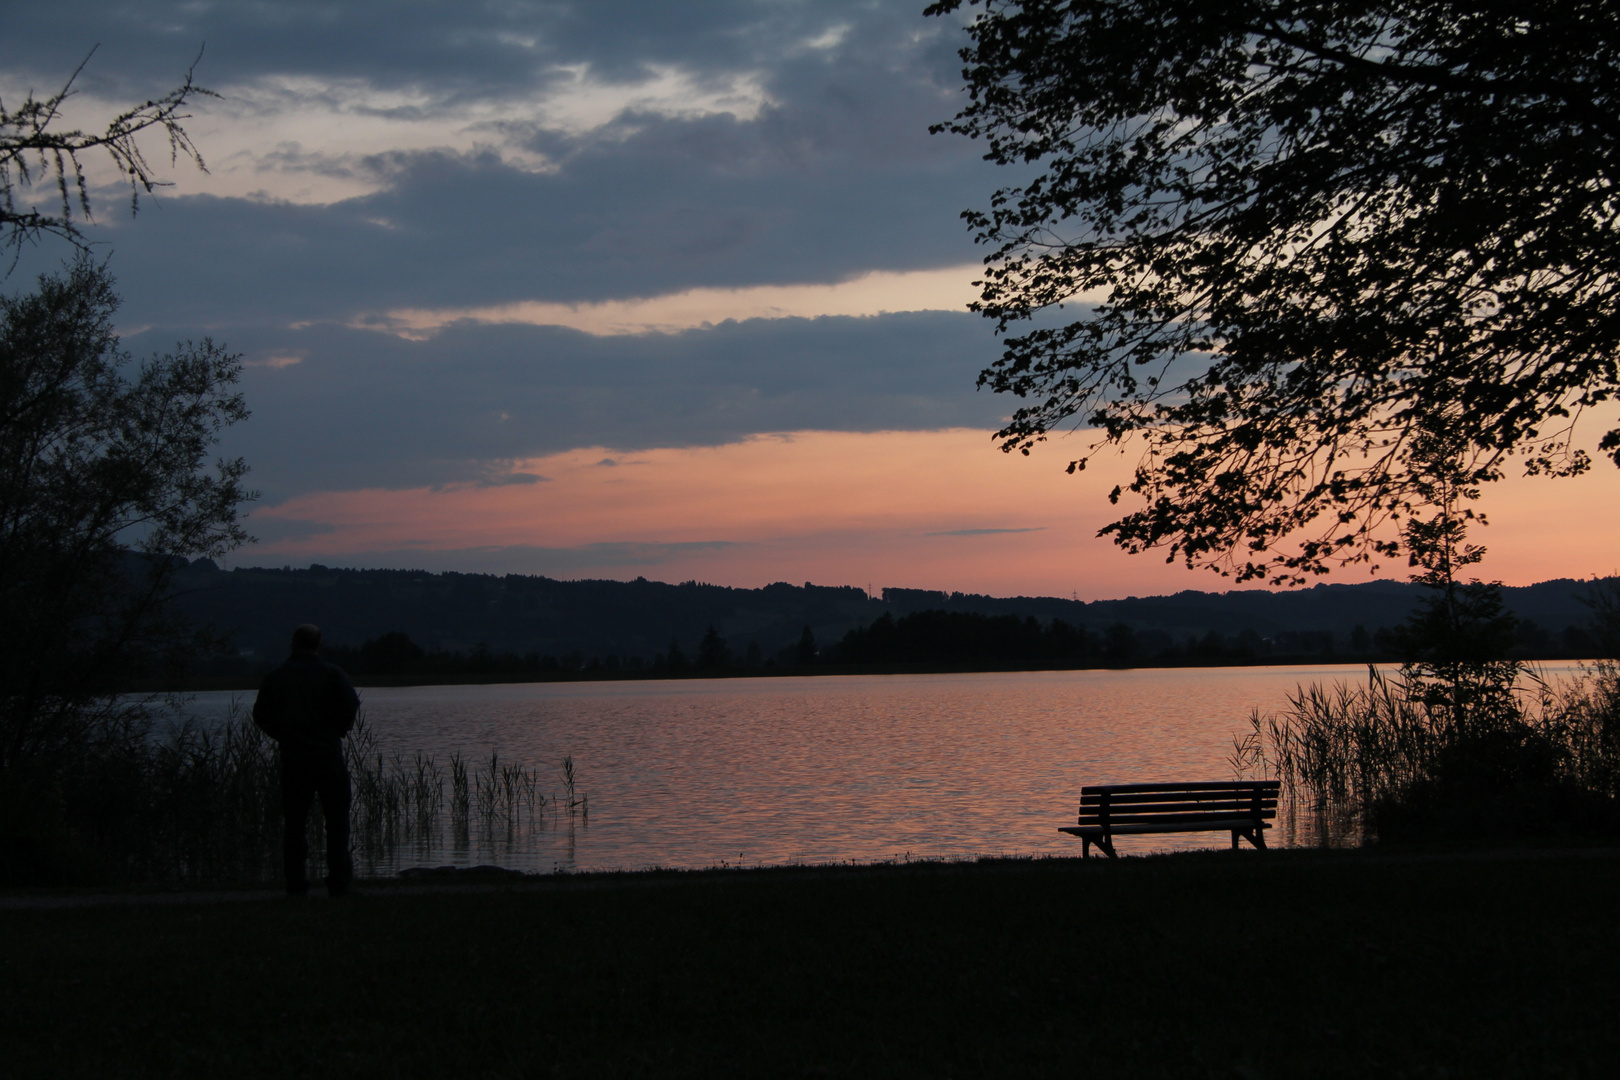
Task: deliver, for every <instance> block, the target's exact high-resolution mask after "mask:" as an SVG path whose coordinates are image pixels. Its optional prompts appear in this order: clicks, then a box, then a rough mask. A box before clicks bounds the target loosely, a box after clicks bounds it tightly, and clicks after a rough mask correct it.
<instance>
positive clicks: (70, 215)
mask: <svg viewBox="0 0 1620 1080" xmlns="http://www.w3.org/2000/svg"><path fill="white" fill-rule="evenodd" d="M91 51H92V52H94V50H91ZM88 62H89V58H88V57H86V58H85V62H84V63H88ZM84 63H81V64H80V65H79V66H78V67H77V68H75V69H74V71H73V74H72V75H70V76H68V79H67V82H66V83H65V84H64V85H63V86H62V89H60V90H58V91H57V92H56V93H54V94H51V95H50V96H48V97H44V98H36V97H34V95H33V94H32V93H29V94H28V95H27V96H26V97H24V98H23V102H22V104H21V105H19V106H18V107H17V108H15V109H7V108H6V107H5V106H4V104H0V244H3V245H4V246H6V247H10V248H14V249H15V248H19V247H21V246H22V244H23V243H24V242H25V241H30V240H35V239H38V238H39V237H40V236H42V235H55V236H59V237H61V238H63V239H65V240H68V241H69V242H71V243H72V244H73V245H74V246H75V247H78V248H79V249H80V250H81V251H82V250H84V249H85V247H86V245H85V242H84V239H83V237H82V235H81V234H80V232H79V227H78V225H77V224H76V223H75V222H74V216H75V215H77V216H78V217H80V218H82V219H85V220H89V219H90V217H91V213H90V191H89V185H88V184H87V182H86V179H85V175H84V166H83V163H82V162H81V161H80V160H79V155H81V154H86V153H92V152H95V151H102V152H104V153H106V154H107V155H108V157H110V158H111V159H112V164H113V167H114V168H115V169H117V170H118V174H119V175H120V176H121V177H123V178H124V179H125V180H127V181H128V182H129V194H130V211H131V213H133V212H134V211H135V210H136V208H137V207H138V205H139V199H140V196H141V194H142V193H146V194H150V193H151V192H152V191H153V190H154V189H155V188H157V187H160V186H163V183H162V182H161V181H159V180H158V179H157V174H156V172H155V170H153V168H152V166H151V165H150V164H149V163H148V161H147V158H146V155H145V153H144V152H143V151H142V149H141V146H140V142H139V137H140V136H141V135H142V134H143V133H152V132H161V133H162V137H163V139H164V141H165V142H167V144H168V157H169V160H170V162H171V163H173V162H174V161H175V160H177V159H178V158H182V157H184V158H187V159H189V160H190V161H191V162H192V163H193V164H195V165H196V166H197V168H199V169H203V168H204V166H203V159H202V155H201V154H199V153H198V152H197V148H196V146H195V145H193V144H192V141H191V137H190V136H189V135H187V134H186V130H185V128H184V127H182V126H181V123H180V122H181V121H182V120H187V119H190V117H189V116H188V115H187V114H186V112H185V111H184V110H185V109H186V107H187V106H189V105H190V104H191V102H192V101H193V100H194V99H195V98H198V97H218V96H219V95H218V94H216V93H214V92H213V91H212V90H206V89H204V88H203V87H200V86H198V85H197V84H196V83H194V82H192V73H193V71H195V69H196V65H195V64H193V66H192V69H191V70H188V71H187V72H186V77H185V79H184V81H182V82H181V84H180V85H179V86H177V87H175V88H174V89H173V90H170V91H169V92H168V93H167V94H164V95H163V96H162V97H160V98H155V99H153V100H151V101H146V102H143V103H142V104H140V105H136V106H133V107H131V108H129V109H126V110H125V111H123V112H121V113H119V114H118V115H117V116H114V117H113V118H112V119H111V120H109V121H108V122H107V127H106V128H105V129H104V130H102V131H100V132H88V133H87V132H83V131H79V130H76V129H75V130H68V131H62V130H59V129H58V128H56V127H53V125H55V124H57V123H59V122H60V120H61V118H62V106H63V103H64V102H66V100H67V99H68V98H69V97H70V96H72V94H73V83H74V82H75V81H76V80H77V79H78V77H79V73H80V72H82V71H83V70H84ZM205 171H206V170H205ZM35 184H40V185H41V186H42V187H44V188H47V189H48V190H49V192H50V196H49V201H50V202H51V203H52V204H54V207H53V208H51V209H46V210H41V209H40V208H39V207H37V206H34V205H22V204H19V202H18V190H19V189H20V188H28V187H32V186H34V185H35Z"/></svg>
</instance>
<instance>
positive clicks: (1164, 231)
mask: <svg viewBox="0 0 1620 1080" xmlns="http://www.w3.org/2000/svg"><path fill="white" fill-rule="evenodd" d="M981 5H982V8H983V10H982V11H981V12H980V13H979V14H978V15H977V18H976V19H975V21H974V22H973V23H972V24H971V25H970V26H969V27H968V33H969V34H970V36H971V44H970V45H969V46H968V47H967V48H965V49H963V50H962V53H961V55H962V58H963V60H964V61H965V62H966V65H967V66H966V70H965V72H964V76H965V80H966V89H967V92H968V95H969V103H968V105H967V107H966V108H965V109H963V110H962V111H961V112H960V113H958V114H957V116H956V117H955V119H954V120H953V121H952V122H950V123H946V124H941V125H937V126H936V128H935V130H941V129H948V130H950V131H953V132H957V133H960V134H964V135H967V136H970V137H973V138H982V139H984V140H986V143H987V154H986V157H987V158H988V159H989V160H991V161H994V162H997V163H1000V164H1005V165H1011V166H1014V167H1016V168H1017V170H1018V172H1019V175H1020V177H1021V182H1020V183H1018V184H1015V185H1014V186H1011V187H1007V188H1003V189H1001V190H1000V191H997V192H996V193H995V194H994V195H993V196H992V197H991V199H990V203H989V208H988V209H986V210H983V211H969V212H967V213H966V214H964V217H965V218H966V219H967V221H968V223H969V226H970V228H971V229H972V230H973V232H974V233H975V236H976V238H977V240H978V241H979V242H980V243H983V244H986V245H988V246H989V248H990V254H989V255H988V256H987V257H986V260H985V262H986V270H985V277H984V280H983V281H982V282H981V283H980V284H981V286H982V293H981V299H980V302H979V303H978V305H976V306H977V307H978V309H979V310H980V311H981V312H982V313H983V314H984V315H985V316H986V317H988V318H990V319H991V320H993V321H994V322H995V324H996V327H997V330H998V332H1001V333H1003V334H1010V336H1008V337H1007V338H1006V340H1005V346H1004V352H1003V354H1002V356H1001V358H1000V359H999V360H997V361H996V362H995V363H993V364H992V365H991V366H990V367H989V368H988V369H986V370H985V371H984V372H983V374H982V375H981V376H980V380H979V381H980V385H988V386H990V387H992V388H993V389H994V390H996V391H998V392H1009V393H1013V394H1016V395H1018V396H1020V397H1023V398H1026V399H1028V400H1029V401H1030V404H1027V405H1024V406H1023V407H1021V408H1019V409H1018V410H1017V411H1016V412H1015V413H1014V414H1013V417H1012V419H1011V421H1010V422H1009V423H1008V424H1007V426H1006V427H1004V428H1003V429H1002V430H1001V431H1000V432H999V433H998V434H999V438H1000V439H1001V441H1002V448H1003V449H1004V450H1008V451H1012V450H1019V451H1023V452H1025V453H1027V452H1029V450H1030V449H1031V447H1032V446H1033V445H1034V444H1035V443H1037V442H1039V441H1042V440H1043V439H1045V437H1046V435H1047V433H1048V432H1050V431H1052V430H1054V429H1061V428H1065V427H1067V426H1069V425H1071V424H1073V425H1081V426H1085V427H1088V428H1091V429H1094V430H1095V431H1096V432H1097V438H1096V441H1095V442H1093V444H1092V450H1093V451H1094V450H1096V449H1097V448H1099V447H1100V446H1102V445H1104V444H1109V443H1123V442H1124V441H1126V440H1127V439H1129V438H1131V437H1133V436H1140V437H1141V438H1143V439H1144V440H1145V444H1146V452H1145V453H1144V455H1143V457H1142V459H1141V464H1140V466H1139V468H1138V469H1137V471H1136V473H1135V476H1134V479H1132V480H1131V481H1130V482H1129V484H1128V485H1126V486H1127V487H1128V489H1129V491H1131V492H1133V493H1135V494H1136V495H1139V496H1141V497H1142V499H1143V500H1144V502H1145V506H1144V507H1143V508H1141V509H1139V510H1136V511H1134V512H1131V513H1127V514H1126V515H1125V516H1123V517H1122V518H1120V519H1119V520H1117V521H1115V522H1113V523H1112V524H1110V525H1108V526H1107V527H1106V528H1105V529H1104V530H1103V532H1104V533H1106V534H1109V535H1111V536H1112V537H1113V538H1114V540H1115V542H1116V543H1118V544H1120V545H1121V546H1122V547H1124V548H1125V549H1127V550H1129V551H1133V552H1137V551H1142V550H1144V549H1146V548H1150V547H1156V546H1165V547H1168V549H1169V553H1170V557H1171V558H1172V559H1175V558H1180V559H1182V560H1184V561H1185V562H1186V563H1187V564H1189V565H1206V566H1210V567H1213V568H1215V569H1218V570H1220V571H1221V572H1223V573H1235V574H1236V575H1237V577H1238V578H1239V579H1240V580H1246V579H1251V578H1271V579H1272V580H1274V581H1284V580H1292V581H1302V580H1304V578H1305V576H1306V575H1308V574H1312V573H1320V572H1324V571H1325V570H1327V569H1328V568H1330V567H1331V566H1332V565H1334V564H1342V563H1344V562H1351V561H1359V560H1366V559H1370V558H1374V557H1377V556H1379V555H1394V554H1395V553H1396V552H1397V551H1398V550H1399V543H1400V542H1399V541H1398V540H1397V539H1395V538H1393V537H1392V536H1391V535H1390V534H1389V533H1387V532H1385V531H1384V530H1383V529H1381V527H1380V526H1381V525H1382V524H1383V523H1384V522H1385V521H1386V520H1387V519H1388V517H1389V515H1390V514H1392V513H1394V512H1396V511H1398V510H1399V509H1400V508H1401V507H1403V506H1404V505H1406V504H1408V503H1411V502H1412V501H1413V500H1414V499H1415V498H1416V497H1417V490H1416V489H1417V486H1418V477H1417V473H1416V471H1415V469H1414V457H1413V453H1414V438H1413V436H1414V433H1415V431H1416V430H1417V427H1418V425H1419V423H1420V422H1421V421H1422V419H1423V418H1424V417H1425V416H1426V415H1429V414H1430V413H1432V412H1434V411H1435V410H1436V409H1439V408H1442V407H1445V408H1447V409H1448V417H1449V422H1450V423H1452V424H1453V425H1454V426H1455V430H1456V434H1457V436H1458V438H1459V440H1460V446H1461V453H1460V456H1459V458H1458V467H1459V468H1460V469H1461V470H1462V471H1463V472H1464V473H1466V474H1467V476H1468V477H1469V478H1470V480H1471V481H1472V482H1476V483H1477V482H1480V481H1485V480H1492V479H1495V478H1497V477H1498V476H1499V475H1500V472H1501V469H1502V467H1503V465H1504V461H1505V458H1506V457H1507V456H1508V455H1509V454H1510V453H1519V454H1521V455H1522V456H1523V457H1524V461H1525V465H1526V468H1527V471H1528V472H1530V473H1540V474H1568V473H1576V472H1580V471H1582V470H1584V469H1585V468H1586V467H1587V466H1588V460H1587V458H1586V456H1585V454H1583V453H1582V452H1580V451H1579V450H1574V449H1572V448H1571V446H1570V443H1569V430H1570V427H1571V426H1572V424H1573V420H1572V419H1571V418H1572V417H1574V416H1578V415H1580V413H1581V412H1582V411H1584V410H1585V409H1586V408H1587V407H1590V406H1593V405H1596V404H1598V403H1600V402H1603V401H1606V400H1608V399H1609V398H1610V397H1612V396H1613V395H1614V393H1615V391H1616V389H1617V387H1620V377H1617V374H1616V370H1617V369H1616V366H1615V363H1614V357H1615V356H1616V355H1617V354H1620V200H1616V199H1615V197H1614V192H1615V190H1616V188H1617V185H1620V9H1616V7H1615V6H1614V5H1612V4H1602V3H1594V2H1591V0H1547V2H1544V3H1540V4H1536V5H1524V4H1507V3H1498V4H1478V3H1462V2H1452V0H1362V2H1351V3H1343V2H1339V0H1332V2H1329V0H1304V2H1295V0H969V3H968V6H971V7H978V6H981ZM962 6H963V0H939V2H936V3H934V4H933V5H932V6H931V7H930V8H929V9H928V11H929V13H930V14H934V15H942V14H946V13H949V12H953V11H956V10H957V9H958V8H960V7H962ZM1065 305H1075V306H1076V307H1078V308H1079V309H1080V310H1081V311H1082V312H1084V313H1085V314H1083V315H1082V316H1081V317H1080V318H1079V319H1078V320H1075V321H1065V316H1064V315H1062V314H1060V313H1059V312H1060V309H1061V308H1063V307H1064V306H1065ZM1014 331H1017V332H1016V333H1014ZM1600 445H1601V446H1602V448H1603V449H1604V450H1605V451H1608V452H1610V453H1611V454H1614V455H1616V456H1617V460H1620V430H1614V431H1610V432H1609V433H1607V434H1606V435H1604V437H1603V439H1602V441H1601V444H1600ZM1086 461H1087V458H1086V457H1081V458H1079V459H1077V460H1075V461H1073V462H1071V464H1070V466H1069V468H1070V471H1071V472H1072V471H1075V470H1078V469H1083V468H1084V467H1085V465H1086ZM1123 493H1124V492H1123V490H1122V488H1118V487H1116V488H1115V489H1114V491H1113V493H1112V496H1111V498H1112V499H1113V500H1114V501H1115V502H1118V500H1119V499H1120V497H1121V496H1122V494H1123ZM1285 541H1287V543H1286V544H1285V543H1284V542H1285ZM1295 544H1297V546H1294V545H1295Z"/></svg>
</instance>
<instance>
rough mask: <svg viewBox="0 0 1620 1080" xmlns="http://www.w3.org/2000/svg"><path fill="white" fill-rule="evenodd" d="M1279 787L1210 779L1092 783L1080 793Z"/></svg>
mask: <svg viewBox="0 0 1620 1080" xmlns="http://www.w3.org/2000/svg"><path fill="white" fill-rule="evenodd" d="M1279 787H1281V782H1280V781H1277V780H1208V781H1205V782H1203V783H1194V784H1188V783H1180V784H1093V785H1091V786H1089V787H1083V788H1081V789H1080V794H1081V796H1086V795H1093V794H1101V793H1103V792H1108V793H1109V794H1110V795H1135V794H1146V793H1152V792H1172V791H1174V792H1194V791H1217V792H1233V791H1253V790H1255V789H1256V788H1259V789H1261V790H1267V789H1269V790H1270V791H1271V792H1272V793H1273V794H1275V793H1276V791H1277V789H1278V788H1279Z"/></svg>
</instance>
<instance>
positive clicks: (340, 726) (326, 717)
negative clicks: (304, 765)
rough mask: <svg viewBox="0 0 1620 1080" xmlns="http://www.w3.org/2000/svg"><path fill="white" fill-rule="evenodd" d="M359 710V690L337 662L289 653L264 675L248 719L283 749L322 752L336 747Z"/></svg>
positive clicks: (337, 749) (304, 753) (336, 750)
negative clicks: (356, 690)
mask: <svg viewBox="0 0 1620 1080" xmlns="http://www.w3.org/2000/svg"><path fill="white" fill-rule="evenodd" d="M359 710H360V695H359V694H356V693H355V692H354V686H353V684H351V683H350V682H349V677H348V676H347V675H345V674H343V669H342V668H340V667H338V666H337V665H336V664H328V663H327V662H326V661H325V660H322V659H321V658H320V657H318V656H314V655H311V654H309V653H294V654H293V655H292V656H291V657H289V658H288V660H287V662H286V663H284V664H282V665H281V666H280V667H278V668H276V669H275V670H274V671H272V672H271V673H270V674H268V675H266V676H265V677H264V683H263V684H262V685H261V686H260V687H259V696H258V697H257V698H255V699H254V701H253V722H254V723H255V724H257V725H259V728H260V730H262V731H263V732H264V733H265V734H266V735H268V736H270V737H271V738H272V739H274V740H276V742H278V743H280V744H281V749H282V751H283V752H284V753H290V754H296V755H298V756H300V757H304V756H312V755H323V756H324V755H328V754H334V753H339V752H340V745H339V744H340V741H341V740H342V738H343V736H345V735H347V734H348V733H349V729H350V728H351V727H353V726H354V717H355V714H356V713H357V712H359Z"/></svg>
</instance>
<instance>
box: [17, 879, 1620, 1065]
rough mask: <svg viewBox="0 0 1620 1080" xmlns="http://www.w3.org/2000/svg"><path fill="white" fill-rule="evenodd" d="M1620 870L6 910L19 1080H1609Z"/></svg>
mask: <svg viewBox="0 0 1620 1080" xmlns="http://www.w3.org/2000/svg"><path fill="white" fill-rule="evenodd" d="M1617 896H1620V857H1617V856H1616V855H1615V854H1613V853H1594V852H1591V851H1583V850H1579V849H1576V850H1571V851H1566V852H1560V853H1554V854H1552V855H1534V854H1522V853H1520V854H1505V855H1500V856H1489V857H1484V856H1481V857H1469V858H1461V859H1457V858H1447V857H1415V858H1392V857H1389V856H1378V855H1375V854H1370V853H1353V852H1347V853H1333V854H1319V853H1311V852H1271V853H1267V854H1242V855H1238V856H1232V855H1230V854H1229V853H1218V854H1204V855H1196V856H1177V857H1166V858H1156V859H1140V860H1125V861H1122V862H1120V863H1115V864H1107V863H1102V862H1099V861H1096V860H1093V861H1092V862H1090V863H1084V864H1083V863H1080V862H1077V861H1072V860H1065V861H1047V862H1021V863H1020V862H1014V863H985V864H973V865H965V866H939V865H922V866H910V867H885V868H873V869H860V870H848V871H840V870H787V871H751V872H729V873H704V874H680V875H666V876H660V875H623V876H615V877H606V878H598V879H588V878H587V879H563V880H560V881H546V882H542V883H539V884H536V885H533V886H526V887H523V888H521V889H516V890H512V891H504V892H489V893H469V892H451V893H429V892H409V891H406V890H394V891H392V892H391V893H389V894H383V893H381V892H375V893H374V894H373V895H371V896H366V897H360V898H357V899H356V900H355V901H353V902H341V901H339V902H333V901H324V900H309V901H304V902H290V901H283V900H273V901H272V900H266V901H263V902H251V903H238V904H189V905H163V906H128V907H101V908H94V909H84V910H49V911H19V910H8V911H0V958H3V961H0V962H3V965H4V968H3V970H4V978H3V979H0V1040H3V1041H4V1044H5V1045H6V1046H7V1047H8V1050H7V1053H6V1059H7V1064H8V1065H9V1066H10V1067H11V1068H12V1069H13V1070H15V1072H14V1074H15V1075H18V1076H85V1075H97V1076H148V1075H152V1076H156V1075H162V1076H170V1075H179V1076H225V1075H228V1076H315V1075H337V1076H389V1077H393V1076H422V1077H428V1076H447V1075H456V1076H466V1077H529V1076H713V1075H754V1076H885V1077H887V1076H930V1077H937V1076H985V1075H999V1076H1048V1075H1049V1076H1075V1075H1103V1074H1105V1073H1112V1074H1114V1075H1122V1076H1123V1075H1128V1076H1175V1077H1204V1076H1211V1077H1269V1076H1279V1077H1281V1076H1358V1077H1359V1076H1367V1075H1383V1076H1411V1077H1431V1076H1432V1077H1439V1076H1475V1077H1481V1076H1504V1077H1505V1076H1541V1075H1559V1076H1598V1075H1611V1074H1612V1072H1613V1070H1614V1068H1615V1066H1616V1065H1620V1028H1617V1027H1616V1026H1615V1025H1614V1024H1613V1023H1612V1020H1613V1016H1612V1013H1613V1004H1614V1002H1615V1001H1616V1000H1617V993H1616V992H1617V990H1620V985H1617V984H1620V920H1617V919H1616V918H1615V915H1616V899H1615V898H1616V897H1617Z"/></svg>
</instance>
